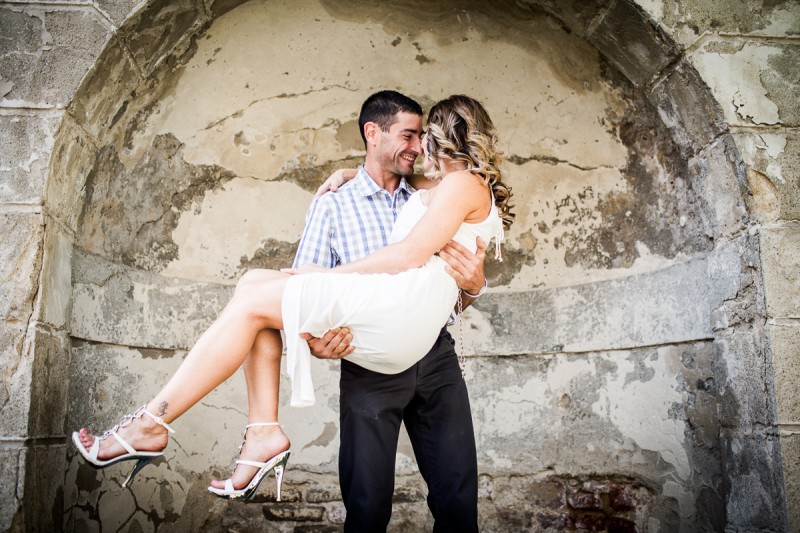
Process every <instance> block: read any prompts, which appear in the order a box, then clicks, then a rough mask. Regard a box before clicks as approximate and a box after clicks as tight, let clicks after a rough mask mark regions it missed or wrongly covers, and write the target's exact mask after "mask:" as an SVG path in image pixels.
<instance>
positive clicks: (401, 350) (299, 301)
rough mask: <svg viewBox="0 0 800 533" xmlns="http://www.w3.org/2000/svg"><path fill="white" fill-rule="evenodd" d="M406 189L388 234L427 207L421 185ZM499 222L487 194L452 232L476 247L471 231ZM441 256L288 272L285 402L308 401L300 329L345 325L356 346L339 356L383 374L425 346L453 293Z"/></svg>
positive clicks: (494, 230) (478, 233)
mask: <svg viewBox="0 0 800 533" xmlns="http://www.w3.org/2000/svg"><path fill="white" fill-rule="evenodd" d="M421 192H423V191H417V192H415V193H414V194H412V195H411V197H410V198H409V199H408V201H407V202H406V204H405V206H403V209H402V210H401V211H400V213H399V215H398V216H397V220H396V222H395V224H394V228H393V229H392V233H391V236H390V237H389V242H390V243H394V242H398V241H400V240H402V239H403V238H404V237H405V236H406V235H408V233H409V232H410V231H411V228H412V227H414V225H415V224H416V223H417V221H419V219H420V218H422V216H423V215H424V214H425V212H426V211H427V206H426V205H425V204H423V203H422V199H421V196H420V193H421ZM502 233H503V224H502V221H501V220H500V217H499V215H498V213H497V207H496V206H495V205H494V202H492V209H491V211H490V213H489V216H488V217H487V218H486V219H485V220H484V221H483V222H479V223H475V224H470V223H466V222H464V223H462V224H461V226H460V227H459V229H458V231H457V232H456V234H455V236H454V237H453V239H454V240H455V241H457V242H459V243H460V244H462V245H464V246H465V247H467V248H468V249H469V250H470V251H472V252H473V253H474V252H475V249H476V245H475V239H476V237H481V238H482V239H483V241H484V242H485V243H487V244H488V243H489V241H490V240H491V239H492V238H498V239H500V238H502ZM444 266H445V262H444V261H443V260H442V259H440V258H439V257H438V256H433V257H431V258H430V259H429V260H428V261H427V262H426V263H425V264H424V265H422V266H421V267H419V268H413V269H411V270H406V271H405V272H401V273H399V274H337V273H333V272H315V273H312V274H302V275H296V276H292V277H291V278H289V281H288V282H287V284H286V288H285V290H284V294H283V301H282V313H283V327H284V331H285V333H286V356H287V357H286V369H287V372H288V374H289V378H290V379H291V383H292V396H291V405H292V406H293V407H303V406H308V405H313V404H314V402H315V397H314V386H313V383H312V381H311V358H312V356H311V352H310V350H309V348H308V343H307V342H306V341H305V340H304V339H303V338H301V337H300V333H301V332H308V333H311V334H312V335H314V336H315V337H321V336H322V335H323V334H324V333H325V332H326V331H328V330H329V329H332V328H336V327H341V326H347V327H348V328H350V331H351V333H352V335H353V340H352V342H351V343H350V344H351V345H352V346H355V350H354V351H353V353H352V354H350V355H348V356H347V357H346V359H347V360H348V361H351V362H353V363H355V364H357V365H360V366H362V367H364V368H366V369H369V370H372V371H374V372H380V373H382V374H397V373H399V372H402V371H404V370H406V369H408V368H410V367H411V366H412V365H413V364H414V363H416V362H417V361H419V360H420V359H422V357H424V356H425V354H427V353H428V352H429V351H430V349H431V347H432V346H433V344H434V342H436V339H437V337H438V336H439V332H440V331H441V329H442V327H443V326H444V325H445V324H446V323H447V321H448V319H449V318H450V314H451V313H452V312H453V308H454V306H455V303H456V299H457V297H458V287H457V286H456V283H455V280H453V278H452V277H450V275H449V274H447V272H445V269H444Z"/></svg>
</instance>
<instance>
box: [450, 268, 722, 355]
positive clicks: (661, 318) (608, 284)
mask: <svg viewBox="0 0 800 533" xmlns="http://www.w3.org/2000/svg"><path fill="white" fill-rule="evenodd" d="M706 278H707V275H706V261H705V260H704V259H694V260H691V261H687V262H685V263H681V264H678V265H675V266H671V267H668V268H665V269H662V270H659V271H656V272H650V273H647V274H640V275H637V276H631V277H629V278H623V279H616V280H611V281H601V282H597V283H587V284H585V285H577V286H572V287H562V288H555V289H544V290H535V291H531V292H521V293H490V294H487V295H485V296H483V297H482V298H481V299H480V300H478V302H477V303H475V304H474V308H475V309H474V310H473V311H471V312H470V318H469V320H468V321H467V324H465V328H466V329H467V330H468V331H469V332H470V337H471V338H472V339H474V340H473V350H474V352H470V353H475V354H476V355H513V354H531V353H553V352H588V351H596V350H616V349H624V348H631V347H636V346H651V345H659V344H670V343H677V342H686V341H692V340H699V339H708V338H710V337H711V336H712V334H711V324H710V314H711V308H710V307H709V305H710V302H709V298H708V296H709V284H708V280H707V279H706Z"/></svg>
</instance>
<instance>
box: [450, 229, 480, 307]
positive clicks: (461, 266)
mask: <svg viewBox="0 0 800 533" xmlns="http://www.w3.org/2000/svg"><path fill="white" fill-rule="evenodd" d="M475 244H476V246H477V250H476V251H475V253H474V254H473V253H472V252H470V251H469V250H468V249H467V248H466V247H465V246H463V245H461V244H459V243H457V242H456V241H450V242H449V243H448V244H447V245H446V246H445V247H444V248H442V249H441V251H440V252H439V257H441V258H442V259H443V260H444V262H445V263H447V264H446V266H445V271H446V272H447V273H448V274H450V275H451V276H452V277H453V279H454V280H456V284H457V285H458V287H459V289H461V303H462V308H463V309H466V308H467V307H469V306H470V305H472V302H474V301H475V300H477V297H471V296H469V294H466V293H470V294H476V295H479V296H480V294H481V293H482V291H483V288H484V285H485V283H486V276H485V275H484V272H483V260H484V258H485V257H486V243H485V242H483V239H481V238H480V237H478V239H477V240H476V241H475ZM456 311H458V309H456Z"/></svg>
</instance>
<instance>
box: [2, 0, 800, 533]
mask: <svg viewBox="0 0 800 533" xmlns="http://www.w3.org/2000/svg"><path fill="white" fill-rule="evenodd" d="M237 4H239V2H213V3H212V2H210V1H206V2H199V1H197V2H194V1H190V0H184V1H181V2H156V3H149V4H137V3H134V2H128V3H125V2H113V3H108V2H103V1H97V2H94V3H90V4H85V3H81V4H72V3H64V4H63V5H62V4H58V3H46V4H45V3H42V4H39V3H37V2H25V3H19V2H14V3H9V2H0V28H2V32H0V34H2V37H0V65H2V69H0V89H1V90H2V92H0V97H2V100H0V120H2V123H3V127H2V128H1V129H0V135H2V137H0V138H1V139H2V146H3V149H2V153H1V154H0V158H2V159H1V160H0V172H2V173H3V176H2V180H1V181H0V183H1V184H2V187H0V203H1V205H2V213H0V214H2V216H3V217H4V218H5V219H6V224H7V225H8V226H9V231H8V232H7V233H8V235H9V237H7V238H5V239H4V240H3V242H2V245H0V250H2V254H3V257H4V258H5V260H4V261H3V263H2V267H0V268H2V269H3V272H4V276H3V278H2V285H0V286H2V291H0V303H2V312H3V316H4V317H5V319H4V322H3V325H2V331H3V338H5V339H7V342H4V343H3V355H2V359H0V361H2V365H1V366H0V367H1V368H2V369H3V373H2V379H3V385H4V387H3V389H2V394H3V397H2V407H0V409H2V414H3V417H2V420H3V422H2V426H0V432H2V433H1V434H0V437H2V439H3V445H2V453H3V455H4V458H6V460H5V461H4V462H3V464H4V467H3V470H2V471H0V493H2V501H3V502H4V503H3V505H2V507H0V524H2V527H3V529H12V530H39V529H42V530H52V529H62V528H63V529H68V530H81V531H83V530H99V529H100V528H103V529H109V530H120V529H124V530H128V529H142V530H155V529H163V530H188V529H209V530H211V529H213V530H216V529H220V528H230V527H233V528H236V529H240V530H241V529H262V528H263V527H264V523H265V520H266V521H269V522H270V523H271V526H272V527H273V529H275V530H277V531H284V530H285V531H289V530H294V529H295V528H297V529H298V530H306V529H308V530H311V529H313V530H320V531H321V530H327V529H330V530H337V529H338V528H339V527H340V524H341V523H342V521H343V518H344V509H343V506H342V504H341V501H340V496H339V494H338V484H337V480H336V457H337V447H338V431H337V420H338V386H337V379H338V378H337V375H338V369H337V364H336V363H327V364H326V363H323V362H319V363H318V364H315V365H314V372H315V376H314V378H315V383H317V386H318V398H319V402H318V405H317V406H315V407H314V408H311V409H301V410H300V409H290V408H285V409H283V410H282V414H281V417H282V419H283V422H284V424H285V427H286V431H287V433H288V434H289V435H290V436H291V438H292V440H293V449H294V454H293V457H292V459H293V463H292V465H291V466H290V468H291V469H290V471H289V472H290V473H289V475H288V477H287V482H286V485H287V486H288V487H287V494H286V496H287V498H286V500H287V501H285V502H281V503H277V502H274V497H273V495H272V492H271V490H272V488H271V487H264V488H263V489H262V494H261V495H260V496H259V497H258V498H257V500H256V501H255V502H253V503H252V504H249V505H243V504H227V503H226V502H223V501H218V500H216V499H214V498H212V497H211V496H210V495H208V493H207V492H206V491H205V487H206V485H207V482H208V479H209V478H210V477H212V476H224V475H226V474H227V472H228V471H229V469H230V465H231V464H232V460H233V457H234V455H235V451H236V446H237V445H238V442H239V438H240V434H241V433H240V432H241V427H242V426H243V424H244V421H245V418H246V413H245V409H244V406H245V405H246V403H245V397H244V392H243V382H242V380H241V376H235V377H234V378H233V379H232V380H231V381H230V382H229V383H226V384H225V385H224V386H223V387H221V388H220V389H219V390H217V391H215V392H214V393H212V394H211V395H209V396H208V397H207V398H206V399H204V400H203V401H202V402H201V403H200V404H199V405H198V406H197V407H195V408H194V409H193V410H192V411H190V413H189V414H187V415H186V416H185V417H183V418H182V419H181V420H180V421H178V423H177V424H176V426H177V429H178V431H179V433H178V434H177V435H176V437H175V438H174V439H173V441H172V443H171V446H170V448H169V450H168V452H167V454H166V457H165V460H163V461H160V462H158V463H157V464H156V465H155V466H151V467H148V468H147V469H145V470H144V471H143V472H142V475H141V476H140V478H139V479H137V480H136V481H135V482H134V485H133V487H132V489H130V490H126V489H121V488H120V483H121V480H122V479H123V478H122V477H121V476H122V475H124V474H123V473H122V472H121V468H120V467H112V468H109V469H107V470H104V471H94V470H92V469H91V468H89V467H87V466H86V465H85V464H83V463H82V462H80V461H78V460H77V459H76V457H75V452H74V451H73V450H72V449H71V448H70V446H71V445H68V444H67V441H68V439H67V438H66V436H65V435H67V434H68V432H69V431H71V430H72V429H73V428H76V427H79V426H80V425H83V424H86V423H89V424H90V425H91V427H93V428H95V429H101V428H105V427H107V426H110V425H112V424H114V423H115V422H116V420H117V419H118V418H119V416H120V415H121V414H122V413H123V412H124V411H126V410H129V409H132V408H133V407H134V406H136V405H138V404H141V403H142V402H143V401H144V400H145V399H147V398H148V397H150V396H151V395H152V394H153V393H154V392H155V391H156V390H157V389H158V386H159V384H160V383H163V382H164V380H165V379H166V377H167V376H168V375H169V374H170V373H171V372H172V371H174V369H175V368H176V366H177V365H178V364H179V363H180V360H181V357H182V356H183V355H184V354H185V350H187V349H188V348H189V347H190V346H191V344H192V343H193V342H194V340H195V339H196V338H197V336H198V335H199V333H200V332H201V331H202V330H203V328H204V327H206V326H207V325H208V323H209V322H210V320H212V319H213V317H214V316H215V315H216V313H217V312H218V311H219V310H220V309H221V307H222V306H223V305H224V304H225V302H226V301H227V298H228V297H229V294H230V290H231V286H232V284H233V283H234V282H235V280H236V279H237V277H238V276H240V275H241V274H242V273H243V272H244V271H246V270H247V269H248V268H253V267H270V268H274V267H280V266H284V265H287V264H288V263H289V262H290V261H291V259H292V256H293V253H294V249H295V247H296V244H297V239H298V237H299V234H300V231H301V229H302V225H303V216H304V213H305V210H306V207H307V206H308V203H309V202H310V199H311V195H312V193H313V190H314V189H315V188H316V186H317V184H318V183H319V182H320V181H321V179H323V178H324V177H325V176H327V175H328V173H329V172H330V171H331V170H332V169H334V168H338V167H340V166H352V165H355V164H357V163H358V161H359V160H360V158H361V157H363V145H362V144H361V141H360V138H359V136H358V130H357V126H356V123H355V121H356V118H357V112H358V108H359V106H360V103H361V102H362V101H363V99H364V98H365V97H366V96H368V95H369V94H370V93H371V92H373V91H375V90H378V89H381V88H386V87H388V88H396V89H399V90H401V91H403V92H405V93H407V94H409V95H411V96H413V97H415V98H416V99H418V100H419V101H420V102H421V103H422V104H423V106H429V105H430V104H432V103H433V102H435V101H436V100H437V99H439V98H441V97H443V96H447V95H448V94H451V93H453V92H463V93H466V94H470V95H472V96H475V97H477V98H479V99H480V100H481V101H483V102H484V104H485V105H486V107H487V109H488V110H489V112H490V113H491V114H492V116H493V118H494V120H495V123H496V125H497V126H498V130H499V132H500V134H501V141H502V146H503V148H504V150H505V151H506V155H507V164H506V167H505V170H506V173H507V176H508V181H509V182H510V184H511V185H512V187H513V189H514V192H515V194H516V206H517V207H516V211H517V221H516V224H515V225H514V227H513V228H512V231H511V232H509V235H508V239H507V241H506V243H505V244H504V255H505V258H506V261H505V262H504V263H502V264H498V263H496V262H493V261H492V260H488V262H487V271H488V273H489V277H490V285H491V287H492V288H491V290H490V292H489V294H487V295H486V296H484V297H483V298H481V300H479V302H478V303H477V304H476V305H475V306H474V307H473V308H471V309H469V310H468V311H467V313H466V315H465V319H464V330H465V331H464V335H465V345H466V349H467V354H468V356H469V357H468V368H467V370H468V376H467V379H468V383H469V387H470V395H471V398H472V401H473V416H474V420H475V424H476V438H477V444H478V453H479V469H480V472H481V483H480V517H481V518H480V519H481V527H482V529H483V530H485V531H508V530H553V531H560V530H564V529H573V528H578V529H588V530H595V531H602V530H609V531H614V530H623V531H628V530H630V531H633V530H636V529H638V530H639V531H672V530H677V529H681V530H684V529H686V530H702V531H706V530H714V531H717V530H722V529H724V528H726V529H729V530H732V531H740V530H741V531H751V530H756V529H758V530H765V531H766V530H769V531H784V530H787V529H790V528H796V527H798V524H800V500H798V498H800V496H799V495H798V493H800V485H798V484H797V483H796V479H797V475H796V474H797V472H796V471H797V470H798V468H800V463H798V461H797V457H798V455H797V448H798V446H797V442H798V441H797V439H798V438H800V437H798V436H797V428H798V427H799V426H798V424H799V423H800V422H798V416H800V415H798V402H797V400H796V398H795V396H796V395H794V394H793V392H792V390H793V388H794V382H795V375H796V372H794V370H795V369H796V368H797V359H798V348H797V346H798V340H800V339H798V337H800V335H798V333H797V332H798V318H800V316H799V315H798V305H799V304H798V302H800V286H798V282H797V279H798V276H797V275H796V273H797V266H798V264H797V260H796V257H798V256H799V255H798V253H797V252H798V250H800V243H799V242H798V238H797V235H798V228H800V226H798V223H797V220H798V213H799V212H800V211H799V210H798V205H800V203H799V201H798V187H799V186H800V185H799V184H798V179H797V172H798V157H797V144H798V143H797V139H796V129H797V126H798V124H797V120H798V107H797V103H796V102H795V100H796V99H794V98H793V96H792V95H793V94H794V93H796V89H797V84H798V81H799V80H798V78H797V73H798V72H799V71H800V69H798V59H797V58H798V46H797V35H798V31H800V10H799V9H798V8H797V7H796V5H794V4H793V3H791V2H784V3H780V2H779V3H775V4H769V5H762V4H760V3H756V2H747V3H727V2H726V3H723V4H725V5H721V4H719V3H715V2H701V1H698V0H692V1H675V0H663V1H654V2H650V1H648V2H638V4H632V3H628V2H625V1H622V0H597V1H593V2H550V1H549V0H540V1H524V2H511V1H508V2H497V3H492V4H491V6H487V5H485V4H486V3H484V2H470V1H462V2H457V1H455V0H452V1H449V2H443V3H438V4H435V5H432V4H430V3H418V2H411V1H409V2H403V3H398V4H396V5H393V8H392V9H391V10H389V9H388V8H387V7H385V6H383V5H382V4H375V3H373V2H367V1H360V0H351V1H344V0H337V1H334V0H303V1H300V2H297V1H295V2H274V1H271V2H266V1H259V0H252V1H250V2H247V3H244V4H242V5H237ZM728 4H730V5H728ZM454 333H455V334H456V335H458V332H457V331H454ZM286 388H287V387H284V390H283V394H287V393H288V391H287V390H286ZM287 403H288V402H283V404H284V405H285V404H287ZM54 474H55V475H54ZM397 474H398V481H397V490H396V494H395V512H394V514H393V517H392V523H391V529H392V530H397V531H407V530H426V529H429V528H430V527H431V526H432V518H431V517H430V516H429V515H428V513H427V508H426V505H425V493H426V489H425V487H424V483H423V482H422V480H421V478H420V477H419V475H418V473H417V469H416V465H415V462H414V456H413V451H412V450H411V445H410V442H409V440H408V438H407V436H405V435H401V441H400V445H399V448H398V455H397Z"/></svg>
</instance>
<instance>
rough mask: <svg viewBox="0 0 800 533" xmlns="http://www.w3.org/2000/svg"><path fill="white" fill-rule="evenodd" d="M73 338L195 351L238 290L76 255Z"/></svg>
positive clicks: (82, 254)
mask: <svg viewBox="0 0 800 533" xmlns="http://www.w3.org/2000/svg"><path fill="white" fill-rule="evenodd" d="M72 269H73V293H72V300H73V304H72V314H71V322H70V332H71V334H72V336H73V337H77V338H79V339H85V340H90V341H97V342H106V343H110V344H120V345H128V346H138V347H144V348H166V349H183V350H186V349H188V348H190V347H191V346H192V345H193V344H194V342H195V341H196V340H197V337H199V336H200V334H201V333H202V332H203V331H204V330H205V329H206V328H208V326H209V325H210V324H211V322H212V321H213V319H214V318H215V317H216V316H217V315H218V314H219V312H220V311H221V310H222V308H223V307H224V306H225V304H226V303H227V302H228V300H230V297H231V294H232V292H233V287H232V286H225V285H218V284H215V283H205V282H193V281H187V280H181V279H177V278H166V277H163V276H159V275H157V274H152V273H148V272H142V271H139V270H135V269H131V268H128V267H125V266H122V265H119V264H115V263H111V262H109V261H106V260H104V259H101V258H99V257H97V256H92V255H88V254H86V253H84V252H81V251H80V250H78V249H76V250H75V255H74V260H73V266H72Z"/></svg>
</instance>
